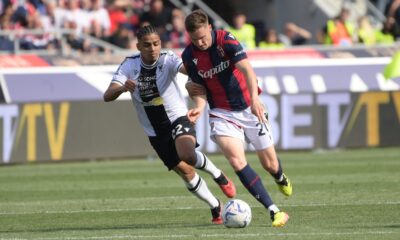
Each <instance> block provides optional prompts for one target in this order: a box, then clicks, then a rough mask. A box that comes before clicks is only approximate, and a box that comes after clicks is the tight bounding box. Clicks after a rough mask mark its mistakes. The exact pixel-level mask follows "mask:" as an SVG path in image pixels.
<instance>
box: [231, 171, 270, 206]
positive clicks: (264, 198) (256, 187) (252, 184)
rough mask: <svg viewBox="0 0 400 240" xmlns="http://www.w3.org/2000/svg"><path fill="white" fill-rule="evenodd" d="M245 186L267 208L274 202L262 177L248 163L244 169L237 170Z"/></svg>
mask: <svg viewBox="0 0 400 240" xmlns="http://www.w3.org/2000/svg"><path fill="white" fill-rule="evenodd" d="M236 174H237V175H238V177H239V179H240V181H241V182H242V184H243V186H245V187H246V188H247V190H248V191H249V192H250V193H251V195H253V197H255V198H256V199H257V201H259V202H260V203H261V204H262V205H264V207H265V208H268V207H269V206H271V205H272V204H273V202H272V199H271V197H270V196H269V194H268V192H267V190H266V189H265V188H264V185H263V184H262V182H261V179H260V177H259V176H258V175H257V173H256V172H254V170H253V169H252V168H251V167H250V165H249V164H247V165H246V167H244V168H243V169H242V170H240V171H238V172H236Z"/></svg>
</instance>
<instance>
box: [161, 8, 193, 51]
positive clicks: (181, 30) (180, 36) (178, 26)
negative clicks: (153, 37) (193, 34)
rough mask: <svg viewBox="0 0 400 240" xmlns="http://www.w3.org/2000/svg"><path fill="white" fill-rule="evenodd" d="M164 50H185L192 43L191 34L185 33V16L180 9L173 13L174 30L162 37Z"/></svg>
mask: <svg viewBox="0 0 400 240" xmlns="http://www.w3.org/2000/svg"><path fill="white" fill-rule="evenodd" d="M161 38H162V39H161V40H162V43H163V48H184V47H186V46H187V45H188V44H189V43H190V38H189V34H188V33H187V32H186V31H185V15H184V13H183V12H182V11H181V10H179V9H174V10H173V12H172V29H171V30H167V31H166V32H165V34H163V35H162V36H161Z"/></svg>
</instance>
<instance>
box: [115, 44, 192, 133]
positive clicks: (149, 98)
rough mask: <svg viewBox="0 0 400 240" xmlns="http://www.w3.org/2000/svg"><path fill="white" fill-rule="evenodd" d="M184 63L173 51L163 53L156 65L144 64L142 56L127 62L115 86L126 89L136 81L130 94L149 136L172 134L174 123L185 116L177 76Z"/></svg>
mask: <svg viewBox="0 0 400 240" xmlns="http://www.w3.org/2000/svg"><path fill="white" fill-rule="evenodd" d="M181 66H182V60H181V58H180V57H178V56H177V55H176V54H175V53H173V52H172V51H162V52H161V54H160V57H159V58H158V60H157V61H156V62H155V63H154V64H153V65H146V64H144V63H143V62H142V60H141V57H140V53H138V54H135V55H133V56H131V57H127V58H125V60H124V61H123V62H122V63H121V64H120V66H119V68H118V70H117V71H116V73H115V74H114V75H113V79H112V82H115V83H118V84H121V85H123V84H124V83H125V81H126V80H128V79H131V80H134V81H136V84H137V86H136V89H135V91H134V92H133V93H131V97H132V101H133V103H134V106H135V108H136V112H137V115H138V118H139V122H140V123H141V125H142V126H143V128H144V131H145V133H146V134H147V135H148V136H156V135H159V134H170V133H171V123H172V122H174V121H175V120H176V119H177V118H178V117H181V116H185V115H186V113H187V105H186V101H185V98H184V97H183V95H182V93H181V92H180V90H179V87H178V84H177V82H176V81H177V78H176V75H177V74H178V71H179V68H180V67H181Z"/></svg>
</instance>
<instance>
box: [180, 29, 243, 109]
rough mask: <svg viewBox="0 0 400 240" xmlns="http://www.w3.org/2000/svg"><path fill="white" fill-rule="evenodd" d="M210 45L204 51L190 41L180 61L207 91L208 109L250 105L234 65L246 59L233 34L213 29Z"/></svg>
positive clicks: (240, 107) (194, 80) (237, 107)
mask: <svg viewBox="0 0 400 240" xmlns="http://www.w3.org/2000/svg"><path fill="white" fill-rule="evenodd" d="M211 35H212V41H213V42H212V45H211V47H210V48H208V49H207V50H205V51H202V50H200V49H198V48H197V47H196V46H194V45H193V44H190V45H188V46H187V47H186V48H185V50H184V51H183V53H182V60H183V63H184V65H185V68H186V70H187V72H188V74H189V77H190V78H191V79H192V81H193V82H195V83H199V84H201V85H203V86H204V87H205V88H206V90H207V101H208V104H209V106H210V109H213V108H222V109H226V110H231V111H241V110H244V109H246V108H247V107H248V106H249V105H250V92H249V90H248V88H247V83H246V79H245V76H244V74H243V73H242V72H240V71H239V69H238V68H236V66H235V64H236V63H237V62H239V61H240V60H242V59H245V58H247V55H246V52H245V51H244V50H243V48H242V46H241V45H240V43H239V42H238V41H237V40H236V39H235V37H234V36H233V35H232V34H231V33H229V32H226V31H224V30H216V31H212V33H211Z"/></svg>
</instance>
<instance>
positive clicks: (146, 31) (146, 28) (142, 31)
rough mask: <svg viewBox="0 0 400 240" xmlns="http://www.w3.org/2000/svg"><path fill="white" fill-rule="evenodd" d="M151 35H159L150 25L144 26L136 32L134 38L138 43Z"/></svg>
mask: <svg viewBox="0 0 400 240" xmlns="http://www.w3.org/2000/svg"><path fill="white" fill-rule="evenodd" d="M153 33H154V34H157V35H159V34H158V32H157V29H156V28H155V27H153V26H152V25H145V26H143V27H141V28H139V30H138V31H137V32H136V37H137V39H138V40H139V41H140V40H142V38H143V37H144V36H146V35H149V34H153Z"/></svg>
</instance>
